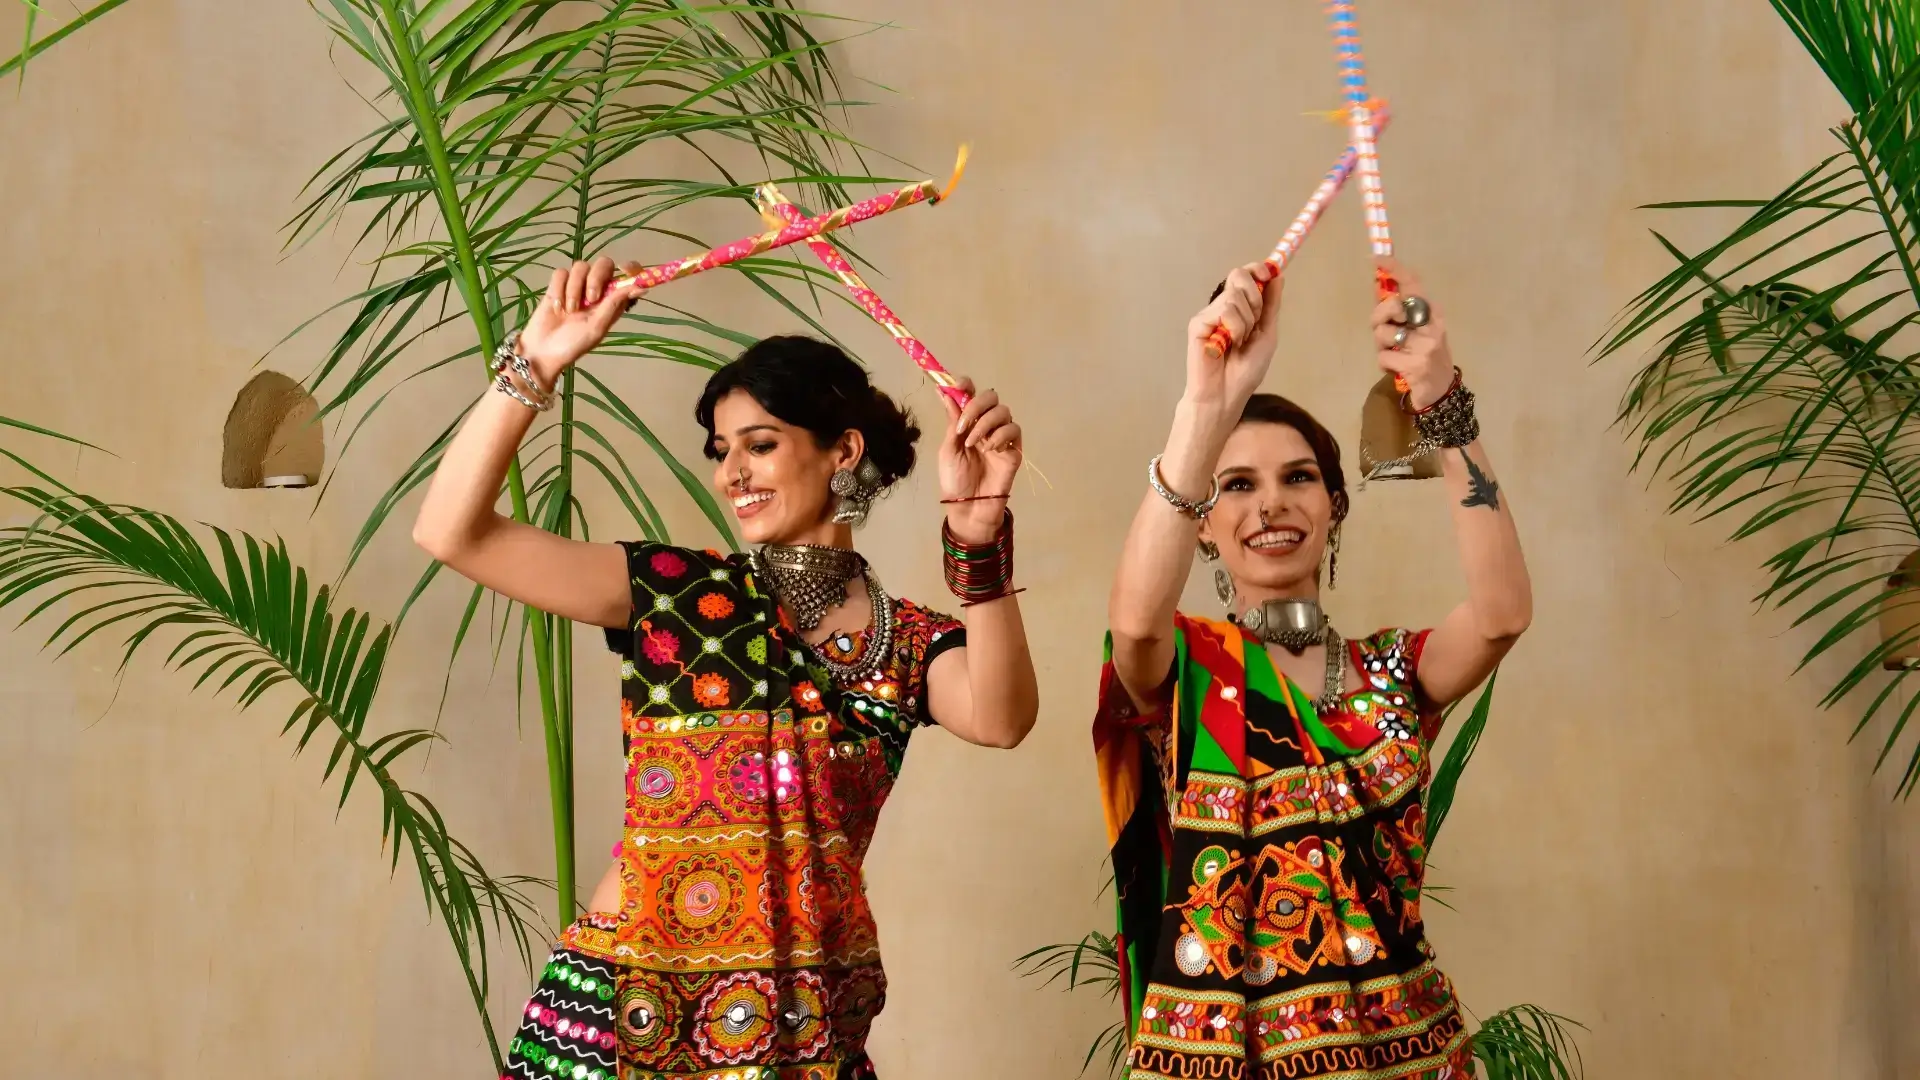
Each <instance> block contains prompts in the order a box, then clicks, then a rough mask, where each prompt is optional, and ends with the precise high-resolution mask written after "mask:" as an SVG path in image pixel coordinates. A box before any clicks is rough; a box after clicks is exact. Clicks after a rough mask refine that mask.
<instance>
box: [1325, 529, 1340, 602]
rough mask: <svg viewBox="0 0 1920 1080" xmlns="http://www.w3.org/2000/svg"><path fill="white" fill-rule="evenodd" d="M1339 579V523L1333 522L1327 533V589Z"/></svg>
mask: <svg viewBox="0 0 1920 1080" xmlns="http://www.w3.org/2000/svg"><path fill="white" fill-rule="evenodd" d="M1339 579H1340V523H1339V522H1337V521H1336V522H1334V523H1333V528H1332V529H1331V530H1330V531H1328V533H1327V588H1329V589H1331V588H1333V587H1334V585H1335V584H1337V583H1338V581H1339Z"/></svg>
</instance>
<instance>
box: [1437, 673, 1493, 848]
mask: <svg viewBox="0 0 1920 1080" xmlns="http://www.w3.org/2000/svg"><path fill="white" fill-rule="evenodd" d="M1499 678H1500V671H1499V669H1498V668H1495V669H1494V672H1493V674H1491V675H1489V676H1487V685H1486V687H1485V689H1483V690H1481V691H1480V697H1479V699H1478V700H1477V701H1475V702H1474V703H1473V709H1472V711H1471V712H1469V713H1468V714H1467V719H1466V722H1465V723H1463V724H1461V725H1460V726H1459V727H1458V729H1456V730H1455V732H1454V736H1453V741H1452V742H1451V743H1449V744H1448V746H1447V753H1446V756H1445V757H1443V758H1441V759H1440V767H1439V768H1437V769H1435V770H1434V772H1433V782H1432V783H1430V784H1428V785H1427V851H1428V853H1429V854H1431V853H1432V851H1433V842H1434V841H1435V840H1436V839H1438V838H1439V836H1440V826H1442V825H1444V824H1446V821H1447V815H1448V814H1449V813H1451V812H1452V811H1453V797H1454V795H1455V793H1456V792H1458V791H1459V789H1460V777H1461V775H1462V774H1464V773H1465V772H1466V771H1467V763H1468V762H1470V761H1472V760H1473V752H1474V751H1475V750H1477V749H1479V747H1480V736H1481V735H1482V734H1483V733H1484V732H1485V731H1486V730H1487V716H1488V714H1489V712H1490V711H1491V709H1492V708H1493V685H1494V683H1495V682H1497V681H1498V680H1499ZM1464 700H1465V699H1462V700H1461V701H1456V702H1454V703H1453V704H1452V705H1449V706H1447V711H1446V713H1445V714H1444V715H1445V716H1446V718H1447V719H1449V720H1450V719H1452V717H1453V714H1454V713H1455V712H1457V711H1458V710H1459V709H1460V706H1461V704H1462V702H1463V701H1464Z"/></svg>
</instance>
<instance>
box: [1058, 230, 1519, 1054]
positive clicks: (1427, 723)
mask: <svg viewBox="0 0 1920 1080" xmlns="http://www.w3.org/2000/svg"><path fill="white" fill-rule="evenodd" d="M1384 269H1386V270H1388V271H1389V272H1390V273H1391V274H1392V276H1393V277H1394V278H1395V279H1396V280H1397V281H1398V282H1399V283H1400V286H1401V288H1402V289H1403V290H1405V292H1404V295H1394V296H1390V297H1387V298H1386V299H1384V300H1383V301H1381V303H1380V304H1379V305H1378V306H1377V307H1376V308H1375V309H1374V312H1373V319H1372V323H1373V340H1374V345H1375V347H1376V358H1377V359H1378V361H1379V364H1380V366H1381V367H1382V368H1384V369H1385V370H1387V371H1389V372H1392V373H1394V374H1396V375H1399V376H1401V377H1402V378H1403V379H1404V380H1405V381H1406V383H1407V387H1408V388H1407V390H1406V392H1405V394H1404V395H1403V396H1402V398H1401V407H1402V408H1404V409H1405V410H1407V411H1408V412H1409V413H1411V414H1412V415H1413V424H1414V426H1415V428H1416V429H1417V430H1418V431H1419V433H1420V439H1421V442H1420V447H1419V448H1420V450H1421V452H1423V453H1433V454H1437V455H1438V456H1439V458H1440V466H1441V470H1442V475H1443V476H1444V478H1445V479H1444V484H1445V486H1446V491H1447V496H1448V499H1449V501H1450V502H1451V503H1452V504H1453V505H1452V509H1451V516H1452V525H1453V536H1454V540H1455V543H1456V545H1457V546H1458V548H1459V554H1460V564H1461V570H1462V576H1463V577H1464V578H1465V580H1466V596H1465V598H1464V599H1463V600H1461V601H1460V603H1459V604H1458V605H1456V606H1455V607H1454V608H1453V610H1452V611H1451V612H1450V613H1449V614H1448V615H1447V616H1446V617H1445V618H1443V619H1441V620H1440V622H1439V623H1438V624H1437V625H1435V626H1434V627H1433V628H1432V629H1431V630H1417V631H1416V630H1408V629H1400V628H1390V629H1385V630H1380V631H1377V632H1375V633H1372V634H1369V635H1367V636H1366V637H1363V638H1359V639H1348V638H1345V637H1343V636H1341V634H1340V633H1339V631H1337V630H1335V629H1334V626H1333V621H1332V620H1331V619H1329V618H1328V616H1327V614H1326V612H1325V611H1324V610H1323V609H1322V607H1321V596H1322V592H1321V590H1322V588H1328V589H1330V588H1332V587H1333V585H1334V579H1335V573H1336V566H1337V561H1336V560H1337V559H1338V556H1339V551H1340V530H1341V528H1342V527H1343V526H1344V524H1345V522H1346V519H1347V511H1348V510H1349V509H1350V506H1351V504H1350V502H1349V498H1348V494H1347V480H1346V472H1345V469H1344V467H1343V466H1342V463H1341V461H1340V446H1339V444H1338V443H1337V442H1335V441H1334V437H1333V435H1332V434H1331V433H1330V432H1328V431H1327V429H1326V428H1325V427H1324V426H1322V425H1321V424H1320V422H1319V421H1317V420H1315V419H1314V418H1313V417H1312V415H1310V414H1309V413H1308V412H1307V411H1306V410H1304V409H1302V408H1301V407H1300V406H1298V405H1296V404H1294V403H1293V402H1291V401H1288V400H1287V399H1286V398H1283V397H1280V396H1279V395H1277V394H1265V393H1258V392H1257V391H1258V390H1259V388H1260V384H1261V382H1262V381H1263V380H1264V379H1265V377H1266V374H1267V368H1268V365H1269V364H1270V363H1271V361H1272V359H1273V353H1274V344H1275V330H1276V327H1277V325H1278V322H1279V315H1280V294H1281V287H1282V282H1281V280H1280V279H1279V278H1277V277H1275V276H1274V275H1273V272H1272V270H1271V269H1270V268H1269V267H1268V266H1266V264H1264V263H1254V264H1252V265H1250V266H1245V267H1241V268H1240V269H1237V270H1235V271H1233V273H1232V274H1231V275H1230V276H1229V277H1228V278H1227V281H1226V283H1225V284H1224V285H1223V286H1222V287H1221V288H1220V289H1219V290H1216V291H1215V293H1214V298H1213V300H1212V302H1211V303H1209V304H1208V306H1207V307H1206V308H1205V309H1203V310H1202V311H1201V312H1200V313H1199V314H1198V315H1195V316H1194V317H1193V320H1192V322H1190V323H1188V325H1187V387H1186V392H1185V394H1184V395H1182V397H1181V399H1180V402H1179V404H1178V405H1177V406H1176V407H1175V410H1174V420H1173V426H1172V429H1171V430H1170V431H1169V432H1168V434H1167V442H1166V449H1165V450H1164V451H1162V452H1161V453H1160V454H1158V455H1156V456H1154V457H1153V458H1151V459H1149V461H1148V462H1147V467H1146V470H1145V472H1146V474H1147V475H1146V477H1145V479H1144V481H1143V483H1142V486H1143V487H1145V488H1147V491H1146V492H1145V493H1144V494H1143V495H1142V497H1141V502H1140V509H1139V511H1138V512H1137V513H1136V514H1135V516H1134V519H1133V526H1132V528H1131V529H1130V530H1129V531H1128V533H1127V539H1126V545H1125V547H1124V548H1123V549H1122V551H1121V555H1120V567H1119V572H1118V574H1117V575H1116V576H1115V579H1114V584H1113V591H1112V594H1111V595H1110V597H1109V600H1108V609H1107V610H1108V627H1109V631H1110V633H1109V636H1108V639H1107V644H1108V656H1107V659H1108V663H1107V667H1106V670H1105V672H1104V673H1103V677H1102V683H1101V688H1100V701H1099V707H1098V712H1097V714H1096V716H1095V719H1094V744H1095V748H1096V751H1097V753H1098V756H1099V761H1100V779H1101V790H1102V795H1103V797H1104V800H1105V809H1106V816H1107V827H1108V834H1109V839H1110V840H1111V841H1112V845H1113V846H1112V858H1113V868H1114V875H1115V883H1116V885H1117V888H1116V890H1115V891H1116V893H1117V895H1118V897H1119V924H1120V926H1119V933H1118V935H1117V936H1118V940H1119V944H1120V956H1121V963H1122V974H1121V984H1122V987H1123V989H1124V997H1125V1000H1126V1006H1127V1020H1126V1030H1127V1035H1128V1043H1129V1046H1128V1057H1127V1075H1128V1076H1129V1077H1131V1078H1132V1080H1162V1078H1176V1077H1179V1078H1186V1077H1216V1078H1227V1077H1231V1078H1234V1080H1277V1078H1279V1077H1287V1078H1292V1080H1300V1078H1305V1077H1339V1078H1341V1080H1412V1078H1416V1077H1417V1078H1419V1080H1449V1078H1458V1080H1468V1078H1470V1077H1472V1076H1473V1053H1472V1048H1471V1046H1470V1043H1469V1039H1468V1034H1467V1030H1466V1023H1465V1021H1464V1019H1463V1018H1462V1016H1461V1013H1460V1007H1459V1003H1458V1002H1457V1001H1456V1000H1455V998H1454V992H1453V984H1452V983H1451V982H1450V981H1448V979H1447V977H1446V975H1445V974H1444V973H1443V972H1442V971H1441V970H1440V968H1439V967H1438V966H1436V962H1435V959H1434V953H1433V948H1432V947H1431V946H1430V945H1429V944H1428V943H1427V937H1426V925H1425V923H1424V922H1423V921H1422V919H1421V914H1420V900H1421V886H1422V883H1423V880H1424V878H1425V875H1426V853H1427V848H1426V844H1427V818H1426V789H1427V782H1428V780H1429V779H1430V777H1431V775H1432V771H1431V766H1430V763H1429V755H1430V754H1431V752H1432V750H1433V744H1434V740H1435V738H1436V737H1438V735H1439V732H1440V718H1441V710H1443V709H1444V708H1445V707H1446V706H1447V705H1449V704H1451V703H1452V702H1455V701H1458V700H1459V699H1460V698H1462V697H1464V696H1466V695H1467V694H1468V693H1469V692H1471V691H1472V690H1473V688H1474V687H1475V686H1477V685H1479V684H1480V682H1481V681H1482V680H1484V679H1485V678H1486V677H1487V676H1488V674H1489V673H1491V672H1492V671H1493V668H1494V665H1496V664H1498V663H1499V662H1500V659H1501V658H1502V657H1504V656H1505V655H1506V654H1507V650H1509V649H1511V648H1512V647H1513V645H1514V642H1515V641H1517V640H1518V639H1519V637H1520V635H1521V634H1522V633H1523V632H1524V631H1525V630H1526V629H1527V626H1528V623H1529V622H1530V621H1531V619H1532V617H1533V592H1532V585H1531V583H1530V579H1529V578H1528V576H1527V565H1526V559H1525V558H1524V557H1523V556H1522V554H1521V551H1520V538H1519V534H1518V533H1517V532H1516V531H1515V529H1514V523H1513V514H1512V507H1511V506H1510V505H1509V501H1508V499H1507V496H1506V493H1505V492H1503V491H1502V490H1501V489H1500V485H1499V483H1498V482H1497V481H1496V480H1495V479H1494V475H1493V464H1492V461H1491V459H1490V458H1489V457H1488V454H1487V449H1486V447H1485V446H1483V445H1481V443H1480V434H1479V433H1480V423H1479V420H1478V419H1477V418H1476V414H1475V411H1474V402H1473V394H1472V392H1471V391H1469V390H1468V389H1467V388H1466V386H1465V385H1464V383H1463V380H1462V377H1461V374H1460V369H1459V368H1457V367H1455V366H1454V364H1453V353H1452V349H1451V347H1450V346H1449V345H1448V342H1447V331H1446V323H1445V320H1444V319H1443V318H1442V317H1441V314H1440V312H1439V309H1438V308H1437V307H1435V306H1434V305H1431V304H1429V303H1428V302H1427V300H1426V299H1425V298H1424V297H1422V296H1420V295H1419V293H1420V291H1421V290H1420V288H1419V285H1418V283H1417V281H1416V280H1415V279H1414V277H1413V275H1412V274H1411V273H1410V272H1408V271H1407V270H1406V269H1405V268H1404V267H1401V266H1399V265H1397V264H1393V263H1388V264H1386V265H1385V267H1384ZM1218 325H1225V326H1226V328H1227V329H1228V331H1229V332H1231V333H1232V335H1233V340H1234V341H1235V342H1236V343H1237V344H1236V346H1235V347H1234V348H1233V349H1232V350H1230V351H1229V352H1228V353H1227V355H1226V356H1225V357H1214V356H1210V355H1209V354H1208V351H1207V349H1206V344H1207V338H1208V335H1209V334H1210V333H1211V332H1212V329H1213V327H1215V326H1218ZM1196 555H1198V556H1199V557H1200V558H1202V559H1204V560H1206V561H1207V562H1210V563H1212V564H1213V565H1214V566H1215V567H1216V569H1215V571H1214V583H1215V588H1216V589H1217V591H1218V593H1219V598H1220V603H1221V605H1222V606H1223V607H1224V608H1225V611H1224V612H1223V613H1222V614H1223V615H1224V618H1220V619H1215V618H1208V617H1206V616H1204V615H1196V614H1190V613H1187V612H1182V611H1180V610H1178V604H1179V600H1180V593H1181V589H1182V587H1183V586H1184V585H1185V584H1186V580H1187V574H1188V571H1189V570H1190V569H1191V568H1192V565H1193V560H1194V557H1195V556H1196Z"/></svg>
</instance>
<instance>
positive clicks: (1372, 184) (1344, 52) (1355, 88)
mask: <svg viewBox="0 0 1920 1080" xmlns="http://www.w3.org/2000/svg"><path fill="white" fill-rule="evenodd" d="M1321 7H1322V9H1323V10H1324V11H1325V12H1326V13H1327V29H1328V30H1329V31H1331V32H1332V34H1333V55H1334V61H1335V63H1337V64H1338V65H1339V67H1340V89H1341V92H1342V93H1343V94H1344V95H1345V96H1346V99H1347V112H1348V122H1347V123H1348V129H1349V131H1351V133H1352V134H1351V135H1350V136H1349V138H1350V140H1351V141H1352V143H1353V148H1354V150H1356V151H1357V152H1358V153H1359V161H1358V163H1357V165H1356V171H1357V172H1358V173H1359V175H1360V203H1361V207H1362V212H1363V213H1364V214H1365V215H1366V222H1367V240H1368V242H1369V243H1370V244H1371V245H1372V246H1373V257H1374V271H1373V282H1374V292H1375V295H1377V296H1378V297H1379V298H1380V299H1382V300H1385V299H1386V298H1387V297H1389V296H1392V295H1393V294H1395V293H1397V292H1399V291H1400V283H1399V282H1397V281H1395V280H1393V277H1392V275H1390V274H1388V273H1387V270H1386V268H1385V267H1384V266H1382V265H1380V260H1382V259H1387V258H1391V257H1392V256H1393V236H1392V234H1391V233H1390V232H1389V231H1388V229H1387V194H1386V189H1385V188H1384V187H1382V186H1381V183H1380V153H1379V149H1378V147H1376V146H1375V145H1374V136H1375V134H1376V131H1375V127H1374V118H1373V110H1372V108H1370V104H1371V103H1370V102H1369V100H1368V97H1367V62H1366V60H1365V58H1364V57H1362V56H1361V55H1360V24H1359V20H1358V18H1357V16H1356V15H1355V12H1354V7H1353V0H1324V2H1323V3H1322V5H1321ZM1393 385H1394V388H1395V389H1397V390H1399V391H1400V392H1401V393H1403V394H1404V393H1406V392H1407V381H1406V380H1405V379H1403V378H1401V377H1400V376H1399V375H1395V376H1394V377H1393Z"/></svg>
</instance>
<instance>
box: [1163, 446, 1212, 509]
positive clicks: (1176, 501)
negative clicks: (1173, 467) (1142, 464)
mask: <svg viewBox="0 0 1920 1080" xmlns="http://www.w3.org/2000/svg"><path fill="white" fill-rule="evenodd" d="M1160 457H1161V455H1159V454H1155V455H1153V458H1152V460H1150V461H1148V462H1147V483H1149V484H1151V485H1152V486H1153V490H1154V491H1155V493H1157V494H1158V495H1159V496H1160V497H1161V498H1163V499H1165V500H1167V504H1168V505H1169V506H1172V507H1173V508H1174V509H1175V510H1178V511H1180V513H1182V514H1184V515H1185V516H1187V517H1190V518H1193V519H1194V520H1195V521H1199V520H1202V519H1204V518H1205V517H1206V516H1207V515H1208V514H1210V513H1212V512H1213V504H1214V503H1217V502H1219V501H1220V478H1219V477H1217V476H1216V477H1214V478H1213V490H1212V491H1211V492H1209V493H1208V494H1207V497H1206V499H1205V500H1204V501H1202V502H1194V501H1193V500H1192V499H1185V498H1182V497H1180V496H1179V495H1176V494H1174V492H1173V489H1172V488H1169V487H1168V486H1167V485H1166V482H1165V481H1163V480H1161V479H1160Z"/></svg>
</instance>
